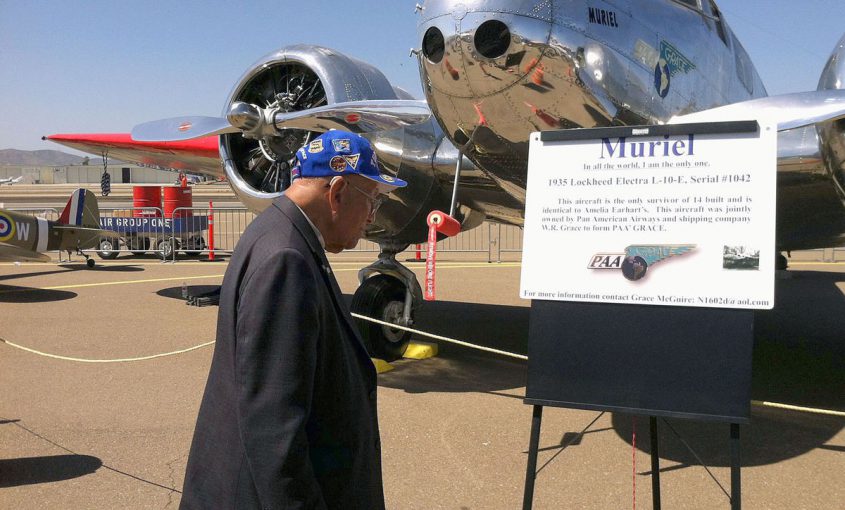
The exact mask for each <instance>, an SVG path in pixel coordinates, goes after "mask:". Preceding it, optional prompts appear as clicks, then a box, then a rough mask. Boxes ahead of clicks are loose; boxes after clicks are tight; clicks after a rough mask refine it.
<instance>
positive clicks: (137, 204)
mask: <svg viewBox="0 0 845 510" xmlns="http://www.w3.org/2000/svg"><path fill="white" fill-rule="evenodd" d="M132 206H133V208H134V209H133V210H132V216H133V217H135V218H143V217H147V216H159V217H160V216H161V186H133V187H132ZM142 207H155V210H153V209H141V208H142Z"/></svg>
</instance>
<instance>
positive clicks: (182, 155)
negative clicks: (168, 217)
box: [42, 133, 223, 177]
mask: <svg viewBox="0 0 845 510" xmlns="http://www.w3.org/2000/svg"><path fill="white" fill-rule="evenodd" d="M42 139H43V140H50V141H51V142H56V143H58V144H61V145H65V146H67V147H70V148H72V149H77V150H81V151H83V152H88V153H91V154H104V153H105V154H106V155H107V156H108V157H109V158H114V159H118V160H120V161H126V162H128V163H137V164H140V165H149V166H154V167H161V168H169V169H173V170H190V171H192V172H196V173H202V174H206V175H211V176H213V177H220V176H222V175H223V168H222V166H221V163H220V153H219V152H218V146H217V137H216V136H207V137H204V138H198V139H195V140H187V141H180V142H141V141H137V140H133V139H132V137H131V136H130V135H129V133H105V134H55V135H50V136H45V137H42Z"/></svg>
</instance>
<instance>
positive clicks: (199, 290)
mask: <svg viewBox="0 0 845 510" xmlns="http://www.w3.org/2000/svg"><path fill="white" fill-rule="evenodd" d="M186 289H187V292H188V295H189V296H204V295H207V294H213V293H215V292H217V293H219V292H220V286H219V285H187V286H186ZM156 295H158V296H161V297H166V298H170V299H178V300H180V301H185V297H183V296H182V286H181V285H180V286H178V287H167V288H165V289H161V290H159V291H158V292H156Z"/></svg>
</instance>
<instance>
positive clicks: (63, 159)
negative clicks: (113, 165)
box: [0, 149, 99, 166]
mask: <svg viewBox="0 0 845 510" xmlns="http://www.w3.org/2000/svg"><path fill="white" fill-rule="evenodd" d="M84 160H85V158H84V157H82V156H74V155H73V154H68V153H66V152H62V151H52V150H41V151H22V150H18V149H0V165H3V166H69V165H81V164H82V162H83V161H84ZM97 163H99V160H98V161H94V158H91V164H97Z"/></svg>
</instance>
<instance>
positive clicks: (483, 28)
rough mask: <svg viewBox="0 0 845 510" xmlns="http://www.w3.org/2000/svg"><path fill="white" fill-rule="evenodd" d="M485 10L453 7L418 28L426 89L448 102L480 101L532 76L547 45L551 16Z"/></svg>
mask: <svg viewBox="0 0 845 510" xmlns="http://www.w3.org/2000/svg"><path fill="white" fill-rule="evenodd" d="M542 5H546V8H547V9H550V7H548V6H550V4H548V3H546V4H542ZM485 7H487V9H485V10H483V11H477V10H466V9H465V8H464V9H461V8H459V7H452V8H450V9H445V10H444V11H442V12H441V13H440V14H439V15H431V18H430V19H429V20H427V22H424V23H422V24H421V32H422V41H421V52H422V57H423V58H422V59H421V66H422V67H423V72H424V73H425V75H426V76H427V77H428V83H427V84H426V85H427V86H429V87H431V88H432V89H435V90H437V91H439V92H441V93H444V94H447V95H450V96H456V97H464V98H466V97H483V96H486V95H490V94H494V93H497V92H499V91H501V90H504V89H506V88H508V87H511V86H513V85H514V84H515V83H516V82H518V81H519V80H520V79H522V78H524V77H525V76H526V75H527V74H529V73H532V72H534V67H535V65H536V64H537V63H538V62H539V61H540V59H541V58H542V57H543V48H545V47H546V46H547V45H548V41H549V33H550V30H551V12H547V13H545V14H544V13H543V12H541V11H542V9H540V12H538V11H537V10H536V8H535V9H533V10H526V11H525V13H519V12H515V11H514V9H513V6H512V4H511V5H509V6H508V7H509V8H507V9H505V8H503V9H501V10H499V9H491V8H490V7H489V6H488V4H485ZM528 13H531V14H532V15H531V16H526V14H528Z"/></svg>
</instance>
